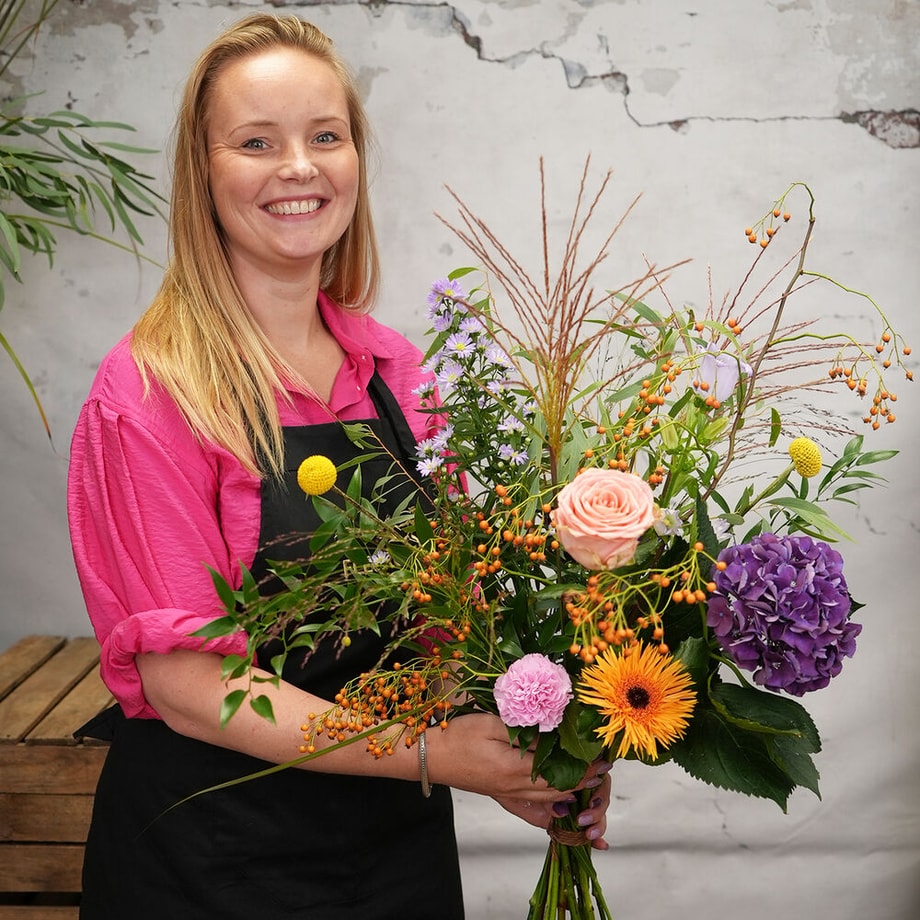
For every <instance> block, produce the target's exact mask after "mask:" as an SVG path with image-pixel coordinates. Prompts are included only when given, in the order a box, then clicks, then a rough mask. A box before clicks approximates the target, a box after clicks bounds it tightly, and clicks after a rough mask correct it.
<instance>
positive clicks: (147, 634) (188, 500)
mask: <svg viewBox="0 0 920 920" xmlns="http://www.w3.org/2000/svg"><path fill="white" fill-rule="evenodd" d="M319 303H320V309H321V311H322V315H323V319H324V320H325V322H326V324H327V326H328V328H329V329H330V331H331V332H332V333H333V335H334V336H335V337H336V339H337V340H338V342H339V344H340V345H341V346H342V348H343V349H344V351H345V360H344V361H343V363H342V366H341V368H340V370H339V372H338V375H337V377H336V379H335V383H334V386H333V390H332V397H331V400H330V404H329V405H330V408H331V409H332V411H333V412H334V414H335V415H336V417H338V418H340V419H342V420H343V421H349V420H356V419H362V418H373V417H375V416H376V412H375V410H374V405H373V402H372V400H371V399H370V397H369V396H368V392H367V385H368V382H369V381H370V379H371V376H372V375H373V372H374V369H375V368H376V369H377V371H378V372H379V374H380V376H381V377H382V378H383V380H384V382H385V383H386V384H387V386H388V387H389V388H390V390H391V391H392V393H393V395H394V396H395V397H396V400H397V402H398V403H399V404H400V406H402V408H403V411H404V412H405V413H406V418H407V421H408V422H409V426H410V428H411V429H412V431H413V433H414V434H415V436H416V438H417V439H418V440H422V439H424V438H426V437H430V436H431V435H432V434H433V433H434V432H433V423H432V422H431V421H430V419H431V417H430V416H429V415H427V414H425V413H422V412H420V411H417V406H418V403H419V400H418V397H417V396H416V395H414V394H413V392H412V391H413V390H414V389H415V388H416V387H418V386H419V384H420V383H422V382H423V381H424V380H427V379H429V377H428V375H427V374H426V373H425V372H424V371H423V370H422V369H421V368H420V366H419V364H420V361H421V357H422V356H421V353H420V352H419V350H418V349H417V348H416V347H415V346H414V345H412V344H411V343H410V342H408V341H407V340H406V339H405V338H403V336H401V335H399V333H397V332H395V331H393V330H392V329H389V328H387V327H386V326H383V325H381V324H380V323H378V322H376V321H375V320H374V319H372V318H371V317H370V316H366V315H355V314H353V313H349V312H347V311H345V310H343V309H341V308H340V307H338V306H337V305H335V304H334V303H333V302H332V301H330V300H329V299H328V298H326V297H325V296H324V295H322V294H321V295H320V300H319ZM291 397H292V399H293V405H289V404H288V403H286V402H285V401H284V400H279V402H278V409H279V412H280V413H281V422H282V424H283V425H311V424H320V423H324V422H328V421H329V420H330V417H329V412H328V410H327V409H326V408H325V407H324V406H321V405H320V404H318V403H317V402H316V401H315V400H314V399H312V398H311V397H310V396H308V395H307V394H305V393H301V392H292V393H291ZM260 501H261V494H260V480H259V479H258V478H257V477H256V476H253V475H252V474H251V473H249V472H248V471H246V470H245V469H244V468H243V467H242V466H241V465H240V463H239V462H238V461H237V460H236V458H235V457H233V456H232V455H231V454H230V453H228V452H227V451H226V450H224V449H223V448H221V447H217V446H216V445H214V444H211V443H210V442H204V443H201V442H199V441H198V440H197V439H196V438H195V436H194V435H193V434H192V432H191V430H190V429H189V427H188V425H187V423H186V422H185V420H184V419H183V418H182V416H181V415H180V413H179V411H178V409H177V407H176V405H175V404H174V403H173V401H172V400H171V399H170V397H169V396H168V395H167V394H166V393H165V391H164V390H162V389H161V388H159V387H158V386H156V384H155V383H154V384H153V385H152V386H151V390H150V393H149V395H148V397H147V398H146V399H145V398H144V395H143V384H142V382H141V378H140V374H139V372H138V369H137V366H136V365H135V363H134V359H133V357H132V356H131V346H130V335H129V336H126V337H125V338H124V339H122V341H121V342H119V343H118V345H116V346H115V348H114V349H112V351H111V352H110V353H109V354H108V355H107V356H106V358H105V359H104V360H103V362H102V364H101V366H100V368H99V371H98V373H97V375H96V379H95V381H94V382H93V385H92V388H91V389H90V393H89V396H88V397H87V400H86V403H85V404H84V406H83V409H82V411H81V413H80V416H79V419H78V420H77V425H76V429H75V431H74V436H73V442H72V446H71V461H70V471H69V478H68V495H67V503H68V514H69V520H70V532H71V541H72V544H73V553H74V560H75V562H76V567H77V574H78V575H79V578H80V583H81V586H82V588H83V596H84V599H85V601H86V607H87V611H88V612H89V617H90V620H91V621H92V623H93V628H94V629H95V632H96V636H97V638H98V639H99V643H100V645H101V647H102V659H101V662H102V667H101V670H102V677H103V680H104V681H105V683H106V685H107V686H108V687H109V689H110V690H111V691H112V694H113V695H114V696H115V698H116V699H117V700H118V701H119V702H120V703H121V705H122V707H123V709H124V712H125V715H126V716H128V717H136V716H140V717H145V718H157V717H158V716H157V713H156V712H155V710H154V709H153V708H152V707H151V706H150V705H149V703H148V702H147V701H146V699H145V698H144V694H143V689H142V687H141V682H140V677H139V675H138V672H137V668H136V666H135V663H134V656H135V655H137V654H139V653H142V652H159V653H165V652H169V651H171V650H173V649H178V648H184V649H200V648H201V639H199V638H195V637H193V636H192V635H191V633H192V632H194V631H195V630H197V629H199V628H200V627H201V626H203V625H204V624H205V623H207V622H208V621H209V620H212V619H214V618H215V617H218V616H221V615H222V614H223V612H224V611H223V608H222V606H221V604H220V601H219V600H218V597H217V593H216V591H215V589H214V585H213V582H212V580H211V576H210V573H209V572H208V567H210V568H213V569H214V570H216V571H217V572H218V573H219V574H220V575H221V576H223V578H225V579H226V580H227V581H228V582H229V583H231V584H233V585H235V586H237V587H238V586H239V584H240V564H241V563H242V564H244V565H246V566H247V567H249V566H251V565H252V562H253V559H254V558H255V554H256V549H257V543H258V538H259V524H260ZM245 647H246V637H245V635H244V634H242V633H238V634H236V635H234V636H229V637H226V638H223V639H218V640H214V641H212V642H211V643H210V644H209V645H208V650H209V651H215V652H219V653H220V654H231V653H238V654H239V653H242V652H244V651H245Z"/></svg>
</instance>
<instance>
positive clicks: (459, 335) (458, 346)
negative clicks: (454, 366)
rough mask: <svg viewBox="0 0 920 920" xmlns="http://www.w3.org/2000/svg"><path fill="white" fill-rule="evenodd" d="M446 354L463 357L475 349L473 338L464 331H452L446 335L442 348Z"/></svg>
mask: <svg viewBox="0 0 920 920" xmlns="http://www.w3.org/2000/svg"><path fill="white" fill-rule="evenodd" d="M442 350H443V351H444V352H445V353H446V354H451V355H457V356H459V357H461V358H465V357H467V356H469V355H471V354H473V352H474V351H475V350H476V346H475V345H474V344H473V340H472V339H471V338H470V337H469V335H468V334H467V333H465V332H454V333H452V334H451V335H449V336H448V337H447V341H446V342H445V343H444V348H443V349H442Z"/></svg>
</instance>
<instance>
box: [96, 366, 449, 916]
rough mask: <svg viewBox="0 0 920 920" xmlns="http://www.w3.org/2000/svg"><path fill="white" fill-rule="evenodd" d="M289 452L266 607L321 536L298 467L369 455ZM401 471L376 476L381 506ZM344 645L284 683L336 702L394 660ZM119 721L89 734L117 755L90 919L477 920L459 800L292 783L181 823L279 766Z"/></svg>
mask: <svg viewBox="0 0 920 920" xmlns="http://www.w3.org/2000/svg"><path fill="white" fill-rule="evenodd" d="M369 393H370V395H371V397H372V398H373V401H374V404H375V407H376V409H377V412H378V416H379V417H378V418H377V419H372V420H365V424H367V425H370V426H371V427H372V428H373V429H374V430H375V432H376V433H377V434H378V436H379V437H380V438H381V440H382V441H383V443H384V444H385V445H386V446H387V447H388V448H389V449H390V450H391V451H392V452H393V455H394V456H396V457H399V458H401V459H403V460H404V465H405V468H406V469H411V468H412V467H411V464H412V456H413V452H414V443H415V442H414V438H413V437H412V433H411V431H410V429H409V426H408V423H407V422H406V419H405V417H404V415H403V413H402V411H401V409H400V408H399V405H398V404H397V403H396V400H395V399H394V397H393V395H392V394H391V393H390V391H389V390H388V389H387V387H386V385H385V384H384V383H383V381H382V380H381V379H380V378H379V376H378V375H377V374H376V373H375V374H374V377H373V379H372V380H371V384H370V387H369ZM284 440H285V457H286V458H287V461H286V464H285V465H286V467H287V468H286V470H285V476H284V487H282V486H281V485H280V484H279V483H278V482H277V481H273V480H270V479H266V480H264V481H263V485H262V502H261V504H262V508H261V511H262V520H261V530H260V537H259V546H260V549H259V552H258V554H257V556H256V559H255V561H254V563H253V567H252V569H253V572H254V574H255V575H256V576H257V578H259V579H261V580H262V582H263V583H264V584H265V591H266V593H271V588H272V585H271V581H272V578H271V576H270V574H269V573H268V567H267V561H268V560H282V559H296V558H302V557H303V556H304V555H305V553H304V551H303V550H304V547H303V544H302V543H300V544H298V542H297V541H296V540H291V539H289V537H290V535H291V534H295V533H301V534H303V533H309V532H310V531H312V530H313V529H314V528H315V526H316V523H317V520H316V517H315V512H314V510H313V506H312V502H310V501H309V500H305V499H304V496H303V493H302V492H301V491H300V489H299V488H298V487H297V484H296V483H297V468H298V466H299V464H300V463H301V461H302V460H303V459H304V458H305V457H307V456H310V455H312V454H324V455H325V456H327V457H329V458H330V459H331V460H332V461H333V462H334V463H336V464H337V465H338V464H339V463H341V462H342V461H343V460H345V459H347V458H350V457H353V456H354V455H355V453H356V448H355V447H354V445H352V444H351V442H350V441H349V440H348V438H347V437H346V436H345V433H344V431H343V429H342V426H341V425H340V424H338V423H337V422H330V423H328V424H320V425H310V426H303V427H292V428H285V429H284ZM375 464H379V465H377V466H376V468H374V467H375ZM389 467H390V461H389V460H386V461H383V460H381V461H370V462H364V463H362V473H363V480H364V483H365V489H366V494H369V493H370V489H371V488H372V486H373V482H374V480H375V479H376V478H377V477H378V476H380V475H382V474H384V473H387V472H391V470H390V469H389ZM410 487H411V488H414V484H411V483H407V484H406V488H410ZM403 494H405V492H404V491H403ZM331 646H332V643H331V642H330V643H326V644H323V643H320V645H319V646H318V648H317V649H316V651H315V652H313V653H312V655H311V656H310V658H309V659H308V660H307V661H306V663H304V661H303V659H302V657H300V658H298V655H297V654H296V653H293V654H292V655H291V656H290V658H289V660H288V662H287V665H286V667H285V671H284V679H285V680H287V681H289V682H291V683H293V684H296V685H297V686H299V687H302V688H304V689H307V690H309V691H310V692H312V693H316V694H318V695H320V696H322V697H323V698H325V699H332V698H333V696H334V694H335V693H336V692H337V691H338V690H339V689H340V688H341V687H342V685H343V684H344V683H345V682H346V681H347V680H348V679H350V678H352V677H354V676H356V675H357V674H359V673H361V672H362V671H363V670H366V669H367V668H368V667H370V666H372V665H373V664H375V663H376V662H377V660H378V658H379V655H380V653H381V651H382V648H383V646H382V640H380V639H379V638H378V637H377V636H376V635H374V634H373V633H372V632H371V631H369V630H368V631H363V632H359V633H356V634H354V635H353V638H352V644H351V646H350V647H349V648H348V649H346V650H344V652H343V653H342V654H339V653H338V650H337V649H334V648H332V647H331ZM271 652H272V650H271V649H270V648H264V649H260V652H259V654H260V658H262V659H263V660H267V655H269V654H271ZM305 715H306V714H305ZM104 721H105V722H106V723H107V726H103V727H102V729H101V730H100V726H99V724H98V720H97V724H95V725H93V724H91V725H90V726H87V727H86V728H84V729H83V730H81V731H82V733H83V734H88V735H92V736H94V737H100V736H105V735H108V736H109V737H110V738H111V741H112V743H111V748H110V750H109V753H108V756H107V758H106V762H105V766H104V768H103V771H102V775H101V777H100V779H99V785H98V788H97V792H96V800H95V804H94V809H93V821H92V826H91V829H90V833H89V838H88V840H87V845H86V857H85V861H84V869H83V898H82V903H81V909H80V917H81V918H82V920H282V918H298V920H395V918H399V920H426V918H432V920H434V918H437V920H462V918H463V904H462V894H461V889H460V874H459V865H458V858H457V847H456V840H455V837H454V830H453V810H452V804H451V798H450V790H449V789H448V788H446V787H443V786H435V787H433V789H432V795H431V798H429V799H426V798H424V796H423V795H422V793H421V789H420V786H419V783H417V782H406V781H403V780H391V779H378V778H371V777H361V776H356V777H352V776H340V775H336V774H333V773H319V772H312V771H309V772H308V771H304V770H297V769H289V770H283V771H281V772H279V773H275V774H273V775H271V776H268V777H263V778H261V779H257V780H251V781H249V782H246V783H242V784H241V785H238V786H234V787H232V788H230V789H226V790H222V791H219V792H209V793H207V794H205V795H202V796H199V797H197V798H195V799H193V800H192V801H190V802H186V803H184V804H183V805H180V806H179V807H177V808H175V809H173V810H171V811H167V809H169V808H170V806H172V805H174V804H175V803H177V802H179V801H180V800H181V799H183V798H184V797H186V796H188V795H190V794H192V793H194V792H197V791H199V790H202V789H205V788H208V787H210V786H214V785H217V784H219V783H221V782H224V781H227V780H231V779H235V778H238V777H241V776H245V775H246V774H249V773H253V772H256V771H258V770H260V769H263V768H264V767H265V766H266V763H265V762H264V761H261V760H258V759H256V758H252V757H249V756H247V755H244V754H239V753H236V752H234V751H228V750H225V749H224V748H220V747H216V746H214V745H210V744H206V743H204V742H201V741H197V740H194V739H191V738H186V737H184V736H182V735H179V734H177V733H176V732H173V731H172V730H171V729H170V728H169V727H168V726H167V725H166V724H165V723H163V722H161V721H159V720H157V719H125V718H124V716H123V715H122V714H121V712H120V710H119V709H118V708H117V707H116V708H115V710H114V711H111V710H110V711H109V713H108V714H107V718H106V719H105V720H104ZM298 740H299V739H297V738H293V739H292V740H291V748H292V757H293V756H296V744H297V743H298ZM370 756H371V755H368V757H370ZM321 763H322V762H321V761H320V765H321Z"/></svg>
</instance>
